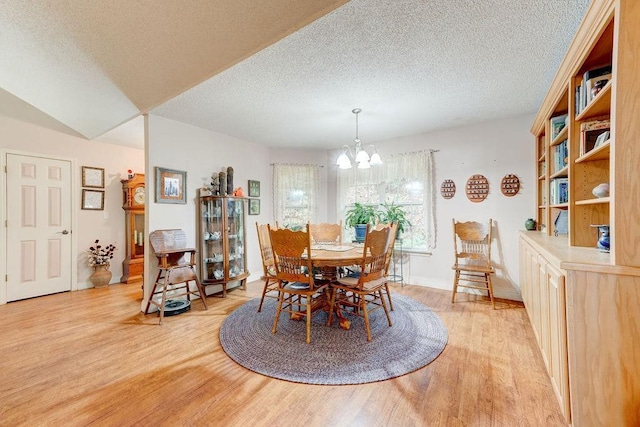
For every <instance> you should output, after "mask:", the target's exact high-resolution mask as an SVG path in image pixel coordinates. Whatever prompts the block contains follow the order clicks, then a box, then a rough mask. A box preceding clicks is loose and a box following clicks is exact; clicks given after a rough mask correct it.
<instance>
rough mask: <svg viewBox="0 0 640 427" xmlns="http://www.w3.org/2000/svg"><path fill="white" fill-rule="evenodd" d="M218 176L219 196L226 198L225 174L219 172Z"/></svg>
mask: <svg viewBox="0 0 640 427" xmlns="http://www.w3.org/2000/svg"><path fill="white" fill-rule="evenodd" d="M218 176H219V177H220V195H221V196H226V195H227V174H226V173H225V172H220V173H219V174H218Z"/></svg>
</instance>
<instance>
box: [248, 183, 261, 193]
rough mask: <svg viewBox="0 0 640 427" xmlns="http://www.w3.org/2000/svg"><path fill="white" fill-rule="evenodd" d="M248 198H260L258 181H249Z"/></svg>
mask: <svg viewBox="0 0 640 427" xmlns="http://www.w3.org/2000/svg"><path fill="white" fill-rule="evenodd" d="M249 197H260V181H254V180H252V179H250V180H249Z"/></svg>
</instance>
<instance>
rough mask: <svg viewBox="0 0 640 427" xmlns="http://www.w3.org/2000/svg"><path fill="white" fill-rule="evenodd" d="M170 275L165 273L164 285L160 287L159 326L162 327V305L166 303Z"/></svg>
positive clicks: (168, 272)
mask: <svg viewBox="0 0 640 427" xmlns="http://www.w3.org/2000/svg"><path fill="white" fill-rule="evenodd" d="M170 275H171V272H170V271H167V273H166V275H165V276H164V284H163V286H162V298H161V299H160V325H162V320H163V319H164V305H165V303H166V301H167V286H168V284H169V276H170Z"/></svg>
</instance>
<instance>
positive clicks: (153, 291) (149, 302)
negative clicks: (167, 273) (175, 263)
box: [144, 271, 162, 314]
mask: <svg viewBox="0 0 640 427" xmlns="http://www.w3.org/2000/svg"><path fill="white" fill-rule="evenodd" d="M161 275H162V271H159V272H158V277H156V281H155V282H153V288H151V293H150V294H149V299H148V300H147V308H145V309H144V314H149V307H150V306H151V300H152V299H153V295H154V294H155V293H156V289H157V288H158V281H159V280H160V279H161V277H160V276H161Z"/></svg>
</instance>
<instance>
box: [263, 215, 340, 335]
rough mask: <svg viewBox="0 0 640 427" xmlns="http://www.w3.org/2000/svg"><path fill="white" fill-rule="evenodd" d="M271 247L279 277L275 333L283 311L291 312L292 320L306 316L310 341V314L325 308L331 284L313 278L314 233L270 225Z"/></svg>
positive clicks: (277, 276)
mask: <svg viewBox="0 0 640 427" xmlns="http://www.w3.org/2000/svg"><path fill="white" fill-rule="evenodd" d="M267 227H268V228H269V236H270V238H271V249H272V250H273V257H274V260H275V265H276V278H277V280H278V292H279V297H278V308H277V310H276V317H275V319H274V321H273V330H272V332H273V333H274V334H275V333H276V332H277V330H278V321H279V319H280V313H282V312H285V313H289V315H290V317H291V319H294V320H299V319H303V318H304V319H306V324H307V340H306V341H307V343H310V342H311V317H312V316H313V315H314V314H315V313H316V312H317V311H319V310H320V309H321V308H323V307H324V305H325V304H326V295H325V292H326V290H327V286H328V283H323V282H317V281H316V280H314V278H313V274H312V271H313V269H312V265H311V234H310V233H309V226H308V225H307V226H306V228H305V231H291V230H287V229H283V228H282V229H277V230H273V229H271V227H270V226H269V225H267Z"/></svg>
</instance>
